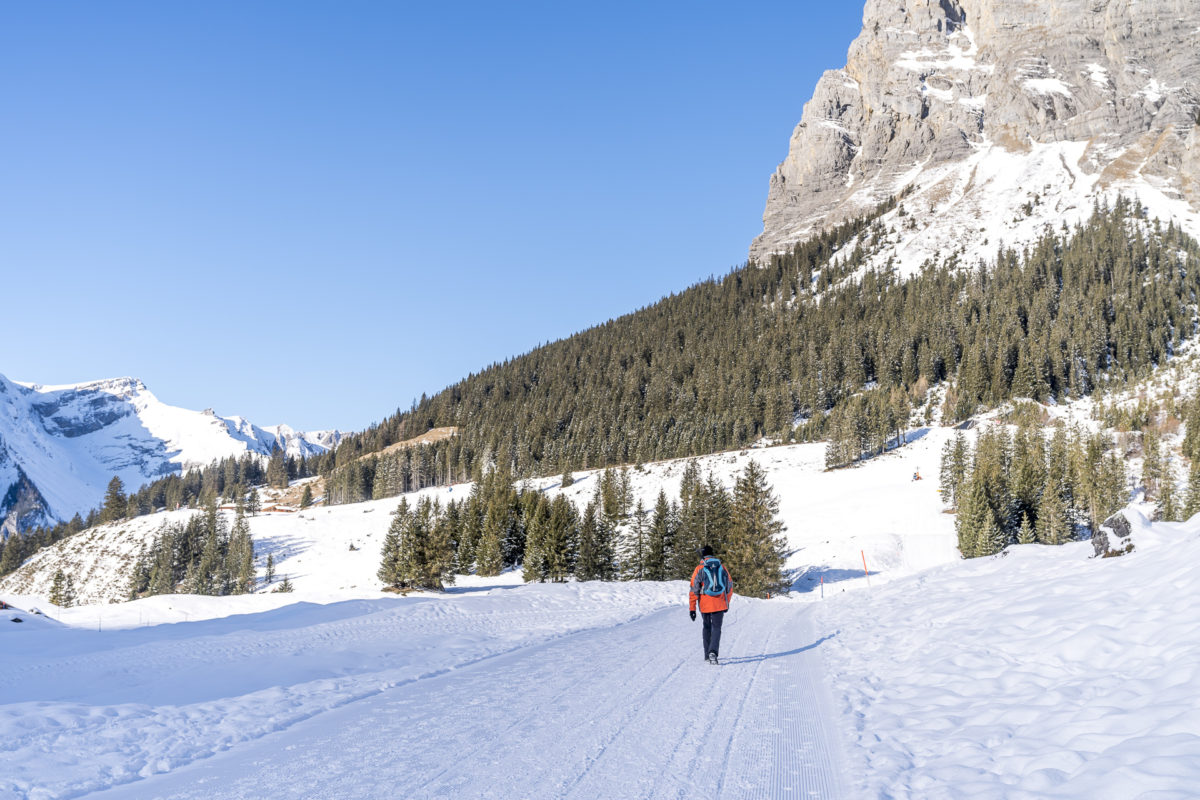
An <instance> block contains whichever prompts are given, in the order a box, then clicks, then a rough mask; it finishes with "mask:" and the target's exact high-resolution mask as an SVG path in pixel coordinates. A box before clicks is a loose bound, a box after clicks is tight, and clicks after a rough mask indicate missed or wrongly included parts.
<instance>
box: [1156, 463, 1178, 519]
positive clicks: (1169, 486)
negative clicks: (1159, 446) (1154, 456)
mask: <svg viewBox="0 0 1200 800" xmlns="http://www.w3.org/2000/svg"><path fill="white" fill-rule="evenodd" d="M1158 518H1159V519H1161V520H1163V521H1165V522H1178V521H1179V507H1178V501H1177V500H1176V499H1175V471H1174V465H1173V464H1172V461H1171V457H1170V456H1167V457H1166V459H1165V460H1164V462H1163V474H1162V479H1161V481H1160V488H1159V492H1158Z"/></svg>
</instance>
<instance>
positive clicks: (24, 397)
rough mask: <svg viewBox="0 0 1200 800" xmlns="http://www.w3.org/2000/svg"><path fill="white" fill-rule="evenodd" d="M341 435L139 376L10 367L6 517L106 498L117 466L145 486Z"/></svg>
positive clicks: (0, 428) (5, 397)
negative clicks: (73, 376)
mask: <svg viewBox="0 0 1200 800" xmlns="http://www.w3.org/2000/svg"><path fill="white" fill-rule="evenodd" d="M339 440H340V434H339V433H337V432H336V431H329V432H319V433H297V432H296V431H293V430H292V429H291V428H288V427H287V426H283V425H280V426H276V427H274V428H259V427H257V426H255V425H253V424H251V423H250V422H248V421H246V420H244V419H241V418H240V417H229V418H224V417H219V416H217V415H216V414H214V413H213V412H212V411H211V410H210V411H204V412H197V411H189V410H187V409H183V408H178V407H176V406H170V405H167V404H165V403H162V402H160V401H159V400H158V398H156V397H155V396H154V395H153V394H152V393H151V392H150V391H149V390H148V389H147V388H146V387H145V385H143V384H142V382H141V381H139V380H135V379H133V378H117V379H114V380H105V381H94V382H91V383H80V384H72V385H66V386H39V385H37V384H26V383H18V382H14V381H10V380H8V379H6V378H5V377H4V376H2V375H0V519H3V521H4V526H5V528H6V529H7V530H9V531H11V530H12V529H13V528H14V527H15V526H16V525H17V524H22V525H31V524H38V523H42V522H47V521H51V520H65V519H68V518H70V517H71V516H72V515H73V514H75V513H76V512H86V511H87V510H89V509H91V508H94V507H96V506H97V505H98V504H99V501H100V500H101V499H102V498H103V495H104V490H105V487H106V486H107V485H108V483H109V481H110V480H111V479H112V477H113V476H114V475H116V476H118V477H120V478H121V480H122V482H123V483H124V484H125V486H126V488H127V489H136V488H138V487H140V486H142V485H143V484H145V483H147V482H148V481H151V480H154V479H155V478H158V477H161V476H162V475H165V474H168V473H170V472H178V471H180V470H183V469H187V468H189V467H194V466H203V465H207V464H208V463H210V462H211V461H213V460H214V459H219V458H223V457H226V456H231V455H240V454H242V453H246V452H252V453H261V454H264V455H266V454H269V453H270V452H271V451H272V449H273V448H274V447H277V446H278V447H281V448H283V449H285V450H286V451H287V453H288V454H289V455H294V456H299V455H306V456H308V455H313V454H315V453H321V452H324V451H325V450H327V449H329V448H330V447H332V446H334V445H336V444H337V442H338V441H339ZM10 487H11V488H10ZM14 512H15V513H14Z"/></svg>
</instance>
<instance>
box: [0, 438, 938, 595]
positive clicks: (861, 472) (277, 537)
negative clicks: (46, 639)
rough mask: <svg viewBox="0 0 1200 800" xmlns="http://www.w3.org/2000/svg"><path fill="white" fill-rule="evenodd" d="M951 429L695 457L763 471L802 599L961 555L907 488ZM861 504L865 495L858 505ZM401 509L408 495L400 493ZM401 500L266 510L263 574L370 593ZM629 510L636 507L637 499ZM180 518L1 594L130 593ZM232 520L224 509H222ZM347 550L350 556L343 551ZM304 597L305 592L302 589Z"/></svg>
mask: <svg viewBox="0 0 1200 800" xmlns="http://www.w3.org/2000/svg"><path fill="white" fill-rule="evenodd" d="M950 435H952V432H951V431H949V430H947V429H942V428H933V429H924V428H922V429H920V430H918V431H916V432H914V434H913V437H914V441H912V442H911V443H910V444H909V445H907V446H905V447H903V448H901V449H900V450H897V451H893V452H892V453H890V454H888V455H886V456H884V457H881V458H878V459H875V460H873V461H870V462H867V463H865V464H863V465H862V466H861V467H859V468H856V469H846V470H839V471H836V472H825V467H824V457H825V446H824V445H823V444H807V445H792V446H786V447H770V448H761V449H750V450H745V451H741V452H731V453H721V454H717V455H713V456H706V457H703V458H700V459H697V462H698V464H699V466H700V469H701V471H702V472H703V473H705V474H707V473H709V472H711V473H712V474H713V475H715V476H716V477H718V478H719V479H720V480H722V481H723V482H724V483H725V485H726V486H730V487H732V485H733V482H734V478H735V476H736V475H737V474H739V473H740V472H742V471H743V470H744V469H745V468H746V465H747V464H748V463H749V461H750V460H751V459H754V460H755V461H756V462H757V463H758V464H759V465H760V466H762V467H763V468H764V469H765V470H766V472H767V478H768V480H769V481H770V482H771V483H772V484H773V486H774V487H775V491H776V494H777V495H778V496H779V500H780V515H781V517H782V518H783V520H784V521H785V523H786V525H787V536H788V541H789V544H790V546H791V548H792V550H794V553H793V555H792V557H791V559H790V562H789V566H790V567H791V568H792V569H793V570H795V571H796V573H797V583H796V586H797V588H798V589H799V590H800V591H801V592H809V591H812V590H813V589H815V588H819V585H820V583H819V582H820V580H821V579H822V578H824V580H825V583H826V585H827V588H829V589H830V590H832V587H833V586H835V585H839V586H840V585H843V584H844V582H847V581H849V584H845V585H854V582H853V581H854V579H857V580H858V581H859V582H862V581H863V580H864V578H865V575H864V571H863V559H864V557H865V558H866V561H867V565H868V568H869V569H870V571H871V573H872V580H873V581H881V580H891V579H894V578H895V577H898V576H901V575H907V574H911V573H912V572H914V571H916V570H920V569H924V568H926V567H931V566H936V565H939V564H944V563H946V562H948V561H953V560H955V559H957V558H958V553H957V551H956V550H955V538H954V521H953V518H952V517H950V516H948V515H946V514H945V513H943V508H942V504H941V500H940V496H939V494H938V491H937V482H936V480H929V479H926V480H921V481H915V482H914V481H913V480H912V475H913V473H914V472H917V471H921V472H922V473H923V474H924V475H925V477H926V478H930V477H932V476H933V475H935V473H936V470H937V467H938V462H939V459H940V453H941V447H942V444H943V442H944V441H945V440H946V438H947V437H949V436H950ZM685 466H686V461H684V460H676V461H666V462H661V463H655V464H649V465H646V466H645V467H644V468H643V469H642V470H637V469H632V470H630V478H631V484H632V487H633V490H634V493H635V495H636V498H638V499H641V500H642V502H643V503H644V505H645V507H646V508H650V509H652V508H653V507H654V503H655V500H656V499H657V497H658V493H659V491H660V490H663V491H666V493H667V496H668V497H669V498H671V499H675V498H677V497H678V494H679V484H680V480H681V478H682V476H683V471H684V467H685ZM598 480H599V473H597V472H577V473H575V483H574V484H572V485H571V486H569V487H567V488H566V489H562V488H561V487H560V486H559V480H558V479H557V478H549V479H540V480H535V481H530V482H529V483H528V484H527V485H528V486H530V487H532V488H536V489H539V490H542V491H545V492H546V493H547V494H549V495H551V496H553V495H555V494H558V493H560V492H562V493H565V494H566V495H567V496H568V497H569V498H570V499H571V500H572V501H573V502H575V503H576V505H578V506H579V507H580V508H582V507H583V506H584V505H586V504H587V501H588V500H589V499H590V498H591V495H592V493H593V492H594V491H595V489H596V482H597V481H598ZM470 490H471V485H470V484H459V485H457V486H454V487H436V488H430V489H425V490H422V491H421V492H420V493H417V495H416V496H431V497H435V498H437V499H439V500H440V501H441V502H443V503H445V502H447V501H449V500H451V499H456V498H457V499H461V498H462V497H465V496H466V495H467V494H468V493H469V492H470ZM864 498H869V499H868V500H865V501H864ZM408 499H409V502H410V503H411V502H413V501H414V496H412V495H410V496H409V497H408ZM398 502H399V500H398V498H391V499H387V500H375V501H370V502H366V503H358V504H353V505H341V506H332V507H329V508H322V507H314V508H310V509H306V510H304V511H301V512H299V513H268V514H260V515H258V516H256V517H253V518H251V519H250V529H251V533H252V535H253V537H254V539H255V545H256V547H257V551H258V554H259V561H260V566H261V565H262V563H263V562H264V560H265V558H266V556H267V554H268V553H270V554H273V556H274V559H275V563H276V564H277V569H278V571H279V575H280V576H281V577H282V576H283V575H285V574H286V575H288V576H289V577H290V578H291V580H292V582H293V583H294V584H295V586H296V589H297V591H298V592H299V593H300V594H301V596H305V597H310V596H311V598H312V599H319V600H328V599H330V598H338V597H341V598H344V597H361V596H363V592H367V593H368V595H370V594H372V593H375V592H378V591H379V590H380V589H381V588H382V584H381V583H380V581H379V579H378V578H377V577H376V575H375V573H376V571H377V570H378V568H379V550H380V547H381V546H382V544H383V536H384V534H385V533H386V531H387V527H388V525H389V523H390V522H391V518H390V513H391V511H392V510H393V509H395V507H396V505H397V504H398ZM635 502H636V500H635ZM192 513H199V512H194V511H188V510H182V511H172V512H165V513H159V514H152V515H149V516H146V517H141V518H138V519H135V520H130V521H126V522H119V523H111V524H108V525H102V526H99V527H97V528H94V529H91V530H87V531H84V532H82V533H80V534H77V535H76V536H73V537H70V538H68V539H66V540H64V541H62V542H60V543H58V544H56V545H55V546H54V547H51V548H48V549H46V550H43V551H41V552H39V553H38V554H36V555H35V556H34V557H33V558H31V559H30V560H29V562H28V563H27V564H26V565H25V566H23V567H22V568H21V569H19V570H18V571H16V572H14V573H13V574H12V575H9V576H7V577H5V578H4V579H0V591H2V592H9V593H16V594H40V595H43V596H44V595H48V594H49V591H50V583H51V581H52V579H53V576H54V573H55V572H56V571H57V570H59V569H62V570H63V571H64V573H65V574H68V575H71V576H72V577H73V579H74V581H75V585H76V589H77V591H78V592H79V599H80V600H81V601H82V602H85V603H107V602H110V601H113V600H120V599H124V598H125V597H126V594H127V591H126V576H127V575H128V573H127V571H126V567H127V566H128V565H129V564H130V563H131V562H132V559H133V558H135V557H136V555H137V554H138V552H139V551H140V549H141V547H142V546H143V544H146V543H149V542H150V540H151V539H153V537H154V533H155V531H156V530H157V529H158V527H159V526H160V525H161V524H162V523H163V522H164V521H166V520H176V521H177V520H179V519H181V518H183V517H185V516H186V515H188V514H192ZM225 513H226V514H232V512H225ZM351 545H354V546H355V547H356V548H358V549H356V550H351V549H350V546H351ZM310 592H311V593H312V594H311V595H309V594H308V593H310Z"/></svg>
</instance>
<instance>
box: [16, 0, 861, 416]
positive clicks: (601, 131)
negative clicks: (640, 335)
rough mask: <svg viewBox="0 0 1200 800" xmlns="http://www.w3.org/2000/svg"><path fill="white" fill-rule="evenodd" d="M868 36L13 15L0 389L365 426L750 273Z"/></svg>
mask: <svg viewBox="0 0 1200 800" xmlns="http://www.w3.org/2000/svg"><path fill="white" fill-rule="evenodd" d="M861 15H862V12H861V6H858V5H856V4H854V3H808V2H791V3H775V2H762V3H744V4H742V3H739V4H729V3H715V2H714V3H710V2H691V3H645V2H640V3H634V2H607V3H602V4H589V5H586V6H585V5H584V4H576V3H562V2H553V3H552V2H547V3H507V4H506V3H467V2H443V3H421V4H416V3H401V2H360V1H358V0H339V2H336V3H335V2H322V3H314V2H295V1H292V2H259V3H245V2H220V1H214V0H209V1H208V2H205V3H161V2H120V0H114V1H110V2H105V3H92V2H63V3H53V4H50V3H27V4H15V5H9V6H8V7H7V8H6V9H5V11H4V16H3V24H2V25H0V102H2V103H3V114H4V119H5V124H4V125H3V126H0V158H2V160H3V163H4V165H5V166H4V170H3V179H2V180H0V275H2V283H0V286H3V287H4V289H3V294H4V299H5V302H4V307H5V314H4V318H5V323H6V325H5V327H6V335H5V336H4V342H5V346H4V347H3V351H2V352H3V358H0V373H3V374H4V375H6V376H8V377H9V378H12V379H16V380H23V381H36V382H40V383H46V384H53V383H68V382H76V381H82V380H90V379H94V378H102V377H116V376H121V375H133V376H136V377H139V378H142V379H143V380H144V381H145V382H146V383H147V385H148V386H149V387H150V389H151V390H152V391H154V392H155V393H156V394H157V395H158V397H159V398H160V399H162V400H164V401H165V402H168V403H171V404H174V405H181V406H185V407H189V408H195V409H202V408H205V407H212V408H214V409H216V411H217V412H218V413H220V414H225V415H230V414H239V415H242V416H245V417H248V418H250V419H252V420H253V421H255V422H257V423H258V424H262V425H266V424H275V423H277V422H287V423H288V424H290V425H293V426H296V427H299V428H307V429H315V428H326V427H339V428H342V429H343V430H357V429H361V428H363V427H365V426H366V425H368V424H370V423H371V422H374V421H378V420H380V419H382V418H383V417H385V416H387V415H388V414H390V413H392V412H393V411H394V410H395V409H396V408H398V407H407V406H408V404H409V403H410V402H411V400H412V399H413V398H414V397H417V396H419V395H420V394H421V393H422V392H426V393H429V394H433V393H434V392H436V391H438V390H440V389H441V388H443V387H445V386H446V385H448V384H450V383H453V382H454V381H456V380H458V379H459V378H461V377H464V376H465V375H467V374H468V373H470V372H472V371H477V370H479V369H480V368H482V367H484V366H486V365H488V364H490V363H492V362H494V361H498V360H503V359H505V358H508V357H511V356H513V355H518V354H520V353H523V352H526V351H528V350H529V349H531V348H533V347H535V346H537V345H538V344H539V343H542V342H546V341H551V340H554V339H557V338H561V337H563V336H567V335H569V334H571V333H572V332H574V331H577V330H580V329H582V328H585V327H588V326H589V325H592V324H595V323H598V322H603V321H604V320H606V319H608V318H610V317H613V316H617V315H620V314H622V313H625V312H628V311H632V310H634V309H636V308H638V307H641V306H644V305H647V304H649V303H652V302H654V301H655V300H657V299H658V298H659V297H661V296H662V295H664V294H667V293H670V292H672V291H677V290H680V289H683V288H685V287H686V286H688V285H690V284H692V283H694V282H695V281H697V280H700V279H702V278H705V277H707V276H708V275H710V274H720V273H723V272H726V271H727V270H728V269H730V268H731V267H734V266H737V265H738V264H740V263H741V262H742V261H744V259H745V257H746V252H747V248H748V246H749V244H750V240H751V239H752V238H753V237H754V236H755V235H756V234H757V233H758V232H759V231H760V230H761V224H762V223H761V218H762V209H763V204H764V202H765V199H766V192H767V182H768V179H769V177H770V174H771V172H772V171H773V170H774V168H775V166H776V165H777V164H778V163H779V161H781V160H782V159H783V157H784V156H785V155H786V153H787V143H788V138H789V136H790V134H791V130H792V128H793V126H794V125H795V124H796V122H797V121H798V120H799V118H800V113H801V109H802V106H803V104H804V103H805V102H806V101H807V100H808V99H809V97H810V96H811V94H812V90H813V87H814V85H815V83H816V81H817V78H818V77H819V76H820V74H821V72H822V71H824V70H825V69H834V68H837V67H840V66H842V65H843V64H844V63H845V55H846V50H847V48H848V46H849V44H850V42H851V40H852V39H853V38H854V36H855V35H857V33H858V29H859V26H860V24H861Z"/></svg>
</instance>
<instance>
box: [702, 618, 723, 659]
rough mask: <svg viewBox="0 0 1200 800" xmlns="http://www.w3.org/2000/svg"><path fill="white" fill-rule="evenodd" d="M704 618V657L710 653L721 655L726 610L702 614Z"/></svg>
mask: <svg viewBox="0 0 1200 800" xmlns="http://www.w3.org/2000/svg"><path fill="white" fill-rule="evenodd" d="M700 616H701V617H702V618H703V619H704V657H705V658H708V654H709V653H716V654H718V655H720V652H721V622H722V621H724V619H725V612H724V611H713V612H712V613H711V614H701V615H700Z"/></svg>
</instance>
